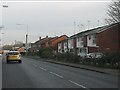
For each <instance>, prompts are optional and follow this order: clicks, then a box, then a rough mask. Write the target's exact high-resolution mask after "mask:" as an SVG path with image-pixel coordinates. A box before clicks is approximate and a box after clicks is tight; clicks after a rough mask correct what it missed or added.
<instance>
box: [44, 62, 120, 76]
mask: <svg viewBox="0 0 120 90" xmlns="http://www.w3.org/2000/svg"><path fill="white" fill-rule="evenodd" d="M45 61H46V62H50V63H56V64H61V65H65V66H70V67H75V68H81V69H85V70H90V71H95V72H99V73H105V74H111V75H116V76H118V74H119V70H117V69H109V68H102V67H95V66H91V65H80V64H73V63H65V62H59V61H54V60H45Z"/></svg>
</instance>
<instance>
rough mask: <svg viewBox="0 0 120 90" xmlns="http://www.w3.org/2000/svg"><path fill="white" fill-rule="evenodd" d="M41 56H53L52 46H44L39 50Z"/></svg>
mask: <svg viewBox="0 0 120 90" xmlns="http://www.w3.org/2000/svg"><path fill="white" fill-rule="evenodd" d="M39 56H40V57H42V58H53V53H52V49H51V48H42V49H40V50H39Z"/></svg>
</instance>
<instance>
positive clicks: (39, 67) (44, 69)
mask: <svg viewBox="0 0 120 90" xmlns="http://www.w3.org/2000/svg"><path fill="white" fill-rule="evenodd" d="M39 68H40V69H42V70H44V71H47V69H45V68H42V67H40V66H39Z"/></svg>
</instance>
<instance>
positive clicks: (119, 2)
mask: <svg viewBox="0 0 120 90" xmlns="http://www.w3.org/2000/svg"><path fill="white" fill-rule="evenodd" d="M107 15H108V18H107V19H105V21H106V22H107V23H109V24H110V23H117V22H120V0H115V1H112V2H111V4H110V5H109V6H108V10H107Z"/></svg>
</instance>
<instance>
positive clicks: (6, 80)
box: [2, 57, 118, 90]
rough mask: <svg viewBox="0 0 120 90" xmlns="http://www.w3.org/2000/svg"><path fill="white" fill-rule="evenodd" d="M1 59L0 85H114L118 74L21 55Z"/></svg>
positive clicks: (44, 86)
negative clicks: (11, 60)
mask: <svg viewBox="0 0 120 90" xmlns="http://www.w3.org/2000/svg"><path fill="white" fill-rule="evenodd" d="M22 60H23V61H22V63H21V64H20V63H17V62H15V63H9V64H7V63H6V60H5V58H3V60H2V88H84V89H86V90H88V89H89V88H118V77H117V76H114V75H109V74H104V73H98V72H94V71H89V70H84V69H79V68H74V67H69V66H64V65H59V64H54V63H49V62H45V61H44V60H42V59H41V60H33V59H29V58H25V57H24V58H23V57H22Z"/></svg>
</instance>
